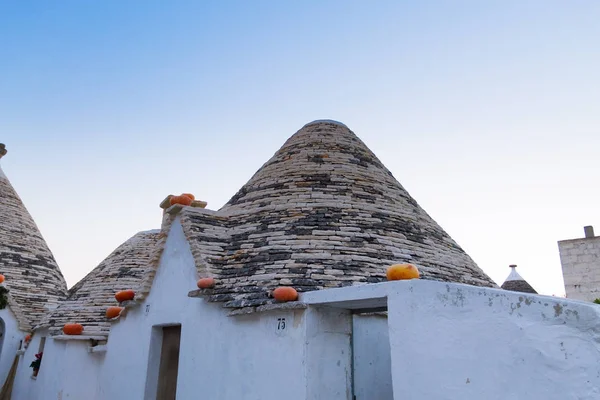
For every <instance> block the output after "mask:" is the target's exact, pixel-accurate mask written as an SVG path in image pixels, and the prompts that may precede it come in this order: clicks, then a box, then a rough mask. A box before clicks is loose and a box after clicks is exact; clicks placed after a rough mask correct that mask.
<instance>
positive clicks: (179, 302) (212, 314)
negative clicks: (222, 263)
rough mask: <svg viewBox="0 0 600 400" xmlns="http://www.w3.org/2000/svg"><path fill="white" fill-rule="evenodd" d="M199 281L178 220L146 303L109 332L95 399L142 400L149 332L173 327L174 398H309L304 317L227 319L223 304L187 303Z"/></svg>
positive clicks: (269, 315)
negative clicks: (176, 333) (176, 346)
mask: <svg viewBox="0 0 600 400" xmlns="http://www.w3.org/2000/svg"><path fill="white" fill-rule="evenodd" d="M197 279H198V277H197V273H196V269H195V266H194V260H193V258H192V255H191V252H190V249H189V245H188V243H187V241H186V240H185V237H184V234H183V231H182V229H181V225H180V224H179V222H178V220H177V221H175V222H174V223H173V225H172V228H171V232H170V234H169V237H168V240H167V243H166V247H165V252H164V253H163V256H162V259H161V263H160V267H159V269H158V271H157V274H156V277H155V279H154V284H153V287H152V290H151V292H150V295H149V296H148V297H147V299H146V302H145V304H143V305H142V306H141V307H139V308H137V309H134V310H132V311H130V312H129V313H128V314H127V316H126V317H124V318H122V319H121V320H120V321H119V322H117V323H115V324H114V325H113V327H112V329H111V334H110V337H109V341H108V350H107V352H106V355H105V362H104V365H103V367H102V371H101V373H100V377H99V379H100V382H99V388H100V389H99V390H100V393H99V397H98V400H103V399H111V398H131V399H143V398H144V395H143V394H144V393H145V390H146V376H147V366H148V356H149V348H150V342H151V332H152V327H153V326H155V325H164V324H174V323H180V324H181V326H182V328H181V353H180V359H179V376H178V388H177V394H178V398H180V399H192V398H206V399H211V400H230V399H240V400H242V399H253V400H258V399H260V400H270V399H273V400H274V399H280V398H281V397H282V396H283V397H286V398H287V399H290V400H294V399H298V400H300V399H306V384H305V379H304V368H303V359H304V351H305V346H304V325H303V319H304V311H295V312H294V311H285V312H270V313H266V314H260V315H250V316H238V317H227V310H225V309H223V307H222V304H211V303H206V302H205V301H204V300H203V299H199V298H189V297H188V296H187V294H188V292H189V291H190V290H194V289H196V281H197ZM278 318H285V319H286V327H285V329H278ZM280 328H281V326H280Z"/></svg>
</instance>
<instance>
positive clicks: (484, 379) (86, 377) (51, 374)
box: [13, 220, 600, 400]
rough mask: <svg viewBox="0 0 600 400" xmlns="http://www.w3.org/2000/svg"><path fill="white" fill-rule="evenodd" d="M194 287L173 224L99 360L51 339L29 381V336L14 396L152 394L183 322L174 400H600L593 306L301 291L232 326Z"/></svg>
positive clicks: (493, 297)
mask: <svg viewBox="0 0 600 400" xmlns="http://www.w3.org/2000/svg"><path fill="white" fill-rule="evenodd" d="M196 278H197V270H196V268H195V266H194V262H193V258H192V254H191V252H190V249H189V245H188V243H187V241H186V240H185V237H184V233H183V231H182V228H181V225H180V223H179V221H178V220H176V221H175V222H174V223H173V225H172V230H171V233H170V235H169V238H168V241H167V244H166V247H165V252H164V253H163V256H162V259H161V263H160V267H159V269H158V271H157V274H156V278H155V280H154V283H153V287H152V290H151V292H150V295H149V296H148V297H147V298H146V300H145V302H144V304H142V305H141V306H140V307H138V308H135V309H132V310H131V311H129V313H128V314H127V315H126V316H125V317H123V318H122V319H121V320H120V321H118V322H115V323H114V324H113V327H112V330H111V334H110V337H109V340H108V344H107V352H106V353H100V354H89V353H88V352H87V346H88V343H85V342H75V341H69V342H60V341H52V340H49V341H48V343H47V344H46V349H45V351H44V361H43V362H42V369H41V371H40V374H39V375H38V379H37V380H32V379H30V378H29V376H30V375H31V369H30V368H28V365H29V363H30V362H31V360H33V354H35V353H36V352H37V349H38V346H39V342H38V341H39V339H40V338H41V336H43V334H44V332H43V331H40V332H37V333H36V336H34V340H33V341H32V343H31V346H30V348H29V349H28V351H27V353H26V355H25V356H24V357H23V358H22V362H21V365H20V367H19V379H18V382H17V383H16V385H15V395H14V396H13V399H14V400H35V399H43V400H46V399H48V400H54V399H57V400H64V399H86V400H107V399H115V398H131V399H152V397H151V396H150V395H151V391H149V392H147V388H150V387H151V386H152V385H149V382H148V381H147V377H148V371H149V370H151V369H152V365H151V364H152V362H150V363H149V354H150V348H151V336H152V331H153V327H154V326H160V325H167V324H175V323H178V324H181V325H182V330H181V335H182V336H181V353H180V360H179V376H178V389H177V390H178V398H180V399H195V398H206V399H211V400H230V399H239V400H275V399H280V398H282V397H285V398H286V399H288V400H351V399H352V395H353V394H354V395H357V400H367V399H368V400H370V398H369V397H368V396H369V395H373V392H368V388H369V385H371V386H372V385H377V386H381V385H389V382H390V381H391V382H392V387H391V389H392V390H393V398H395V399H436V400H444V399H448V400H454V399H461V400H481V399H486V400H507V399H509V400H510V399H522V398H525V397H526V398H531V399H544V400H568V399H578V400H592V399H598V398H600V306H597V305H594V304H589V303H583V302H577V301H571V300H565V299H559V298H553V297H547V296H537V295H526V294H522V293H513V292H508V291H503V290H497V289H489V288H481V287H474V286H467V285H460V284H450V283H442V282H436V281H426V280H413V281H402V282H385V283H379V284H369V285H363V286H353V287H345V288H338V289H329V290H323V291H318V292H309V293H304V294H302V297H301V300H303V301H305V302H307V303H308V304H309V305H310V306H309V308H308V309H307V310H286V311H271V312H267V313H254V314H251V315H245V316H244V315H241V316H236V317H228V316H227V312H226V310H225V309H223V308H222V304H213V303H207V302H206V301H205V300H203V299H200V298H190V297H188V296H187V293H188V291H190V290H193V289H194V288H195V282H196ZM382 304H383V305H385V304H387V305H388V322H387V329H388V332H387V334H385V333H384V334H382V333H383V332H382V331H384V330H385V328H386V324H385V319H377V320H376V322H374V323H373V324H369V322H368V321H369V319H368V318H365V319H362V318H361V321H360V322H359V323H357V324H355V325H354V329H355V330H356V331H355V333H356V334H357V335H356V337H362V339H358V340H357V341H355V342H354V343H352V320H353V317H352V314H351V312H350V311H349V310H348V309H349V308H361V309H362V308H368V307H380V306H381V305H382ZM323 306H328V307H323ZM283 319H285V329H283V328H282V324H281V322H282V320H283ZM388 338H389V339H388ZM383 340H389V347H388V346H386V345H385V343H382V342H381V341H383ZM353 347H354V348H356V349H357V350H355V351H356V352H358V353H360V352H362V354H363V355H365V353H369V354H366V355H368V356H371V357H372V360H368V362H372V361H376V362H379V364H378V365H377V368H379V372H378V373H377V374H371V375H370V374H368V373H361V372H360V370H361V366H360V365H355V369H354V373H356V372H357V371H358V372H359V374H360V375H361V376H360V378H358V379H356V378H355V381H354V383H355V392H354V393H352V390H353V389H352V375H353V371H352V348H353ZM369 348H370V349H373V350H372V352H370V351H367V352H365V350H366V349H369ZM371 353H372V354H371ZM378 353H380V354H378ZM386 358H387V360H386ZM381 360H383V362H381ZM355 362H356V358H355ZM365 371H366V370H365ZM366 372H368V371H366ZM361 379H362V382H363V383H360V382H361ZM357 383H358V385H356V384H357ZM389 389H390V388H389V386H388V388H387V389H386V390H384V391H382V396H390V390H389ZM361 390H362V392H361ZM146 393H148V394H149V395H148V396H146ZM361 395H362V396H363V399H361V398H360V397H359V396H361ZM365 395H367V398H366V399H364V397H365ZM382 399H385V400H388V398H385V397H382ZM382 399H379V400H382ZM152 400H154V399H152Z"/></svg>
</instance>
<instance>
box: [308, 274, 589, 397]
mask: <svg viewBox="0 0 600 400" xmlns="http://www.w3.org/2000/svg"><path fill="white" fill-rule="evenodd" d="M385 297H387V304H388V308H389V310H388V324H389V325H388V327H389V338H390V348H391V356H392V360H391V361H392V362H391V371H392V380H393V392H394V398H395V399H436V400H456V399H461V400H481V399H486V400H513V399H514V400H517V399H525V398H526V399H544V400H570V399H573V400H575V399H577V400H596V399H598V398H600V306H597V305H595V304H589V303H584V302H579V301H571V300H565V299H560V298H554V297H548V296H538V295H529V294H523V293H515V292H509V291H504V290H498V289H489V288H478V287H473V286H467V285H460V284H452V283H441V282H434V281H425V280H412V281H400V282H386V283H381V284H374V285H366V286H362V287H350V288H343V289H332V290H328V291H322V292H315V293H307V294H305V295H304V296H303V300H304V301H307V302H309V303H311V304H313V305H320V306H324V305H330V306H333V307H340V308H343V307H354V306H356V305H357V304H359V306H360V307H363V306H364V304H368V303H369V302H370V301H371V302H372V300H373V299H381V298H385ZM309 385H310V382H309ZM359 400H360V399H359Z"/></svg>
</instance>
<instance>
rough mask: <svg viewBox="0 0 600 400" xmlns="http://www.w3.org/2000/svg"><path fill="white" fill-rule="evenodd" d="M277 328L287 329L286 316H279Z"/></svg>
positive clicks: (279, 329) (280, 329)
mask: <svg viewBox="0 0 600 400" xmlns="http://www.w3.org/2000/svg"><path fill="white" fill-rule="evenodd" d="M277 330H278V331H283V330H285V318H277Z"/></svg>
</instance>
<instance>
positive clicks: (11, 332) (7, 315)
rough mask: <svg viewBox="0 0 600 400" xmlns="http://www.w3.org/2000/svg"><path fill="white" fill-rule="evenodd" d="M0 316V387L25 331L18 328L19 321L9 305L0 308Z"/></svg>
mask: <svg viewBox="0 0 600 400" xmlns="http://www.w3.org/2000/svg"><path fill="white" fill-rule="evenodd" d="M0 318H2V320H3V321H4V339H3V341H2V349H0V388H2V385H4V381H5V380H6V376H7V375H8V371H9V370H10V368H11V367H12V364H13V361H14V360H15V355H16V353H17V350H18V349H19V343H20V341H21V340H24V339H25V333H23V332H21V331H20V330H19V323H18V322H17V319H16V318H15V315H14V314H13V312H12V311H11V309H10V306H7V307H6V308H4V309H3V310H0Z"/></svg>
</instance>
